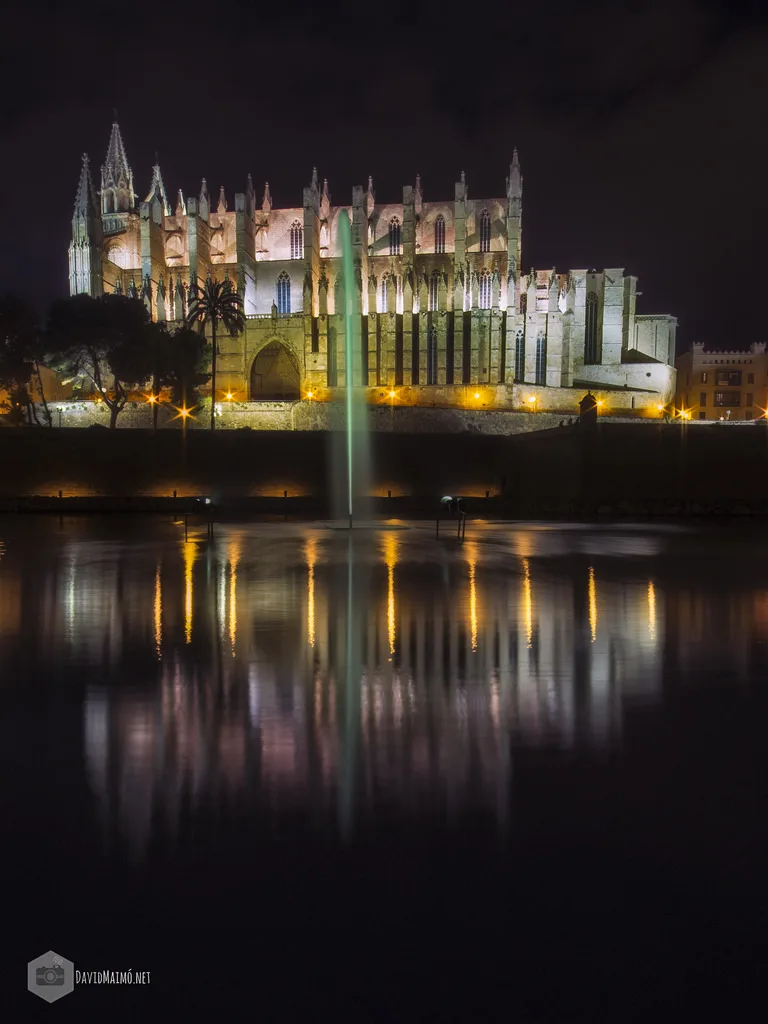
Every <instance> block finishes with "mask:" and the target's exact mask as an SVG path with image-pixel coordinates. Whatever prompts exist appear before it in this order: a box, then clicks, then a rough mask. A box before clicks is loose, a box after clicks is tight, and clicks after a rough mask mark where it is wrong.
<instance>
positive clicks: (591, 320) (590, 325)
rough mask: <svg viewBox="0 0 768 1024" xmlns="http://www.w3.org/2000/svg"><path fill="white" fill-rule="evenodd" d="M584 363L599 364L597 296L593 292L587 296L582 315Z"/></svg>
mask: <svg viewBox="0 0 768 1024" xmlns="http://www.w3.org/2000/svg"><path fill="white" fill-rule="evenodd" d="M584 362H585V364H591V365H594V364H595V363H599V362H600V351H599V348H598V344H597V296H596V295H595V293H594V292H590V293H589V295H587V308H586V311H585V314H584Z"/></svg>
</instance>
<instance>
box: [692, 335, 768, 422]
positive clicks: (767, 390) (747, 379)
mask: <svg viewBox="0 0 768 1024" xmlns="http://www.w3.org/2000/svg"><path fill="white" fill-rule="evenodd" d="M767 375H768V354H766V350H765V342H764V341H762V342H758V343H755V344H752V345H750V347H749V349H748V350H747V351H740V352H737V351H715V350H708V349H705V348H704V345H703V344H702V343H701V342H695V343H694V344H693V346H692V347H691V350H690V352H684V353H683V354H682V355H681V356H680V357H679V358H678V360H677V394H676V395H675V411H676V413H677V414H678V415H680V413H681V411H685V412H689V413H690V417H689V418H690V419H693V420H716V421H717V422H719V421H720V420H721V419H722V420H756V419H759V418H760V417H761V416H764V415H765V410H766V406H768V386H767V385H766V380H767V379H768V377H767Z"/></svg>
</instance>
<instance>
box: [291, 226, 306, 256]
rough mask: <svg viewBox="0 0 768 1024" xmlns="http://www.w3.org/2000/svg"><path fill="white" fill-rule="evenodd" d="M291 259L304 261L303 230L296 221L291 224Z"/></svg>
mask: <svg viewBox="0 0 768 1024" xmlns="http://www.w3.org/2000/svg"><path fill="white" fill-rule="evenodd" d="M291 259H292V260H302V259H304V229H303V228H302V226H301V224H300V223H299V222H298V221H297V220H295V221H294V222H293V224H291Z"/></svg>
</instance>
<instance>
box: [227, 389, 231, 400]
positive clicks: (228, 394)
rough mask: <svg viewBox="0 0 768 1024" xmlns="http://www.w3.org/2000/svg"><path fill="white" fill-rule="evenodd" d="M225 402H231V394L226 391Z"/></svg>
mask: <svg viewBox="0 0 768 1024" xmlns="http://www.w3.org/2000/svg"><path fill="white" fill-rule="evenodd" d="M227 401H228V402H231V401H232V392H231V391H228V392H227Z"/></svg>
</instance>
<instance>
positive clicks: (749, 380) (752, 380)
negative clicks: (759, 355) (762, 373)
mask: <svg viewBox="0 0 768 1024" xmlns="http://www.w3.org/2000/svg"><path fill="white" fill-rule="evenodd" d="M754 383H755V375H754V373H748V374H747V384H754Z"/></svg>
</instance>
